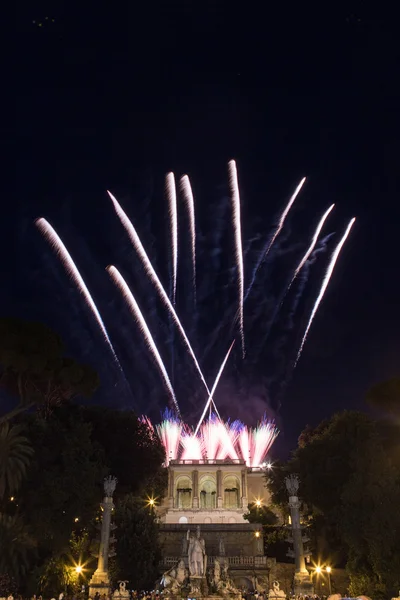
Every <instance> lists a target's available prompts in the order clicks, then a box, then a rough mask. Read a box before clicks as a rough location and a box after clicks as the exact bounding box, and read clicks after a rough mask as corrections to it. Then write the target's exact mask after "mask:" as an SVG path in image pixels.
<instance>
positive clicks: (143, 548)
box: [115, 494, 161, 589]
mask: <svg viewBox="0 0 400 600" xmlns="http://www.w3.org/2000/svg"><path fill="white" fill-rule="evenodd" d="M115 523H116V525H117V530H116V537H117V546H116V550H117V558H116V562H117V577H118V578H121V579H128V580H129V585H130V587H131V588H134V589H153V586H154V582H155V581H156V579H157V576H158V569H157V567H158V564H159V561H160V559H161V552H160V546H159V541H158V525H157V522H156V519H155V514H154V510H153V509H152V507H148V506H146V504H145V503H144V502H143V499H142V498H137V497H135V496H134V495H132V494H128V495H126V496H125V497H124V498H123V499H122V500H120V502H119V503H118V504H117V507H116V512H115Z"/></svg>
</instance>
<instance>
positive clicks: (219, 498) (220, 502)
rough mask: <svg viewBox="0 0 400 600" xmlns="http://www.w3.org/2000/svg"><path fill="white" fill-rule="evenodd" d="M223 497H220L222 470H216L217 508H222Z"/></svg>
mask: <svg viewBox="0 0 400 600" xmlns="http://www.w3.org/2000/svg"><path fill="white" fill-rule="evenodd" d="M222 506H223V497H222V471H221V469H218V471H217V508H222Z"/></svg>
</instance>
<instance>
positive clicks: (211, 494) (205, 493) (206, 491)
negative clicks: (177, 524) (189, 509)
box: [200, 477, 217, 508]
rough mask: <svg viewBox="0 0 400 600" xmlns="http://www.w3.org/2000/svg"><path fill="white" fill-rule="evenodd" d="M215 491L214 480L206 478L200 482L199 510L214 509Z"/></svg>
mask: <svg viewBox="0 0 400 600" xmlns="http://www.w3.org/2000/svg"><path fill="white" fill-rule="evenodd" d="M216 497H217V489H216V485H215V481H214V479H212V478H211V477H206V478H204V479H202V481H201V482H200V508H215V507H216V505H217V503H216Z"/></svg>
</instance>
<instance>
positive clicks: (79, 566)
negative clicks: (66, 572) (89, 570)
mask: <svg viewBox="0 0 400 600" xmlns="http://www.w3.org/2000/svg"><path fill="white" fill-rule="evenodd" d="M75 571H76V572H77V573H78V575H79V574H80V573H82V571H83V567H82V566H81V565H78V566H76V567H75Z"/></svg>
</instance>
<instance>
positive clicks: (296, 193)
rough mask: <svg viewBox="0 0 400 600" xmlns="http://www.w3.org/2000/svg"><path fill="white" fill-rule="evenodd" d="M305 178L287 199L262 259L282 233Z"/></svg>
mask: <svg viewBox="0 0 400 600" xmlns="http://www.w3.org/2000/svg"><path fill="white" fill-rule="evenodd" d="M305 180H306V178H305V177H303V179H302V180H301V181H300V183H299V185H298V186H297V188H296V189H295V190H294V192H293V194H292V196H291V197H290V199H289V202H288V203H287V205H286V208H285V210H284V211H283V213H282V214H281V218H280V219H279V223H278V227H277V228H276V231H275V233H274V235H273V236H272V239H271V241H270V243H269V246H268V248H267V251H266V253H265V255H264V258H265V257H266V256H267V255H268V253H269V251H270V250H271V248H272V246H273V244H274V242H275V240H276V238H277V237H278V235H279V234H280V232H281V231H282V227H283V226H284V224H285V220H286V217H287V216H288V213H289V211H290V209H291V208H292V206H293V203H294V201H295V200H296V198H297V196H298V195H299V192H300V190H301V188H302V187H303V185H304V183H305Z"/></svg>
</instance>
